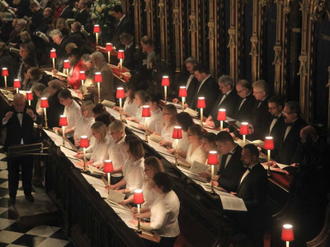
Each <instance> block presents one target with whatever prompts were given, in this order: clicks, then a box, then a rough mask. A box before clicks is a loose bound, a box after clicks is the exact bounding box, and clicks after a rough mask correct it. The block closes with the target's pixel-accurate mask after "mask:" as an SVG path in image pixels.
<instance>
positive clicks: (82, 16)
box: [75, 0, 88, 25]
mask: <svg viewBox="0 0 330 247" xmlns="http://www.w3.org/2000/svg"><path fill="white" fill-rule="evenodd" d="M77 7H78V11H77V12H76V17H75V20H76V21H78V22H80V23H81V25H86V23H87V19H88V12H87V10H86V2H85V1H83V0H80V1H79V2H78V5H77Z"/></svg>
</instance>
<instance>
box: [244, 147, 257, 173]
mask: <svg viewBox="0 0 330 247" xmlns="http://www.w3.org/2000/svg"><path fill="white" fill-rule="evenodd" d="M241 160H242V162H243V166H245V167H250V166H252V165H255V164H257V163H258V160H259V150H258V148H257V147H256V146H255V145H254V144H247V145H245V146H244V147H243V150H242V157H241Z"/></svg>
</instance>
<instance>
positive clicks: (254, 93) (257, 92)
mask: <svg viewBox="0 0 330 247" xmlns="http://www.w3.org/2000/svg"><path fill="white" fill-rule="evenodd" d="M263 92H264V91H259V92H253V94H258V93H263Z"/></svg>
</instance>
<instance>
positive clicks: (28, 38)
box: [19, 31, 32, 43]
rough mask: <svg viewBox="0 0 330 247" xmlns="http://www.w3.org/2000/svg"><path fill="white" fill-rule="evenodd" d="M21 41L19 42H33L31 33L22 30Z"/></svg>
mask: <svg viewBox="0 0 330 247" xmlns="http://www.w3.org/2000/svg"><path fill="white" fill-rule="evenodd" d="M19 38H20V42H19V43H29V42H32V39H31V35H30V34H29V32H28V31H22V32H20V34H19Z"/></svg>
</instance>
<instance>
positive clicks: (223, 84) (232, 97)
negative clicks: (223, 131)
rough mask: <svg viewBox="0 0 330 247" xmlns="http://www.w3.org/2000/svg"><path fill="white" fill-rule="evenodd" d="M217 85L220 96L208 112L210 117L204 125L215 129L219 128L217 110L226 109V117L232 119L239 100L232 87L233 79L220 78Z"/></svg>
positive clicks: (225, 76)
mask: <svg viewBox="0 0 330 247" xmlns="http://www.w3.org/2000/svg"><path fill="white" fill-rule="evenodd" d="M218 84H219V90H220V91H221V94H219V96H218V98H217V100H216V101H215V104H214V106H213V108H212V110H211V112H210V116H209V117H208V118H207V119H206V121H205V124H206V125H208V126H211V127H216V128H218V127H219V126H220V121H219V120H218V119H217V118H218V112H219V109H220V108H224V109H226V115H227V116H229V117H233V115H234V111H235V107H236V104H237V101H238V98H239V97H238V95H237V92H236V89H235V87H234V82H233V78H231V77H230V76H229V75H223V76H220V77H219V80H218Z"/></svg>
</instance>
